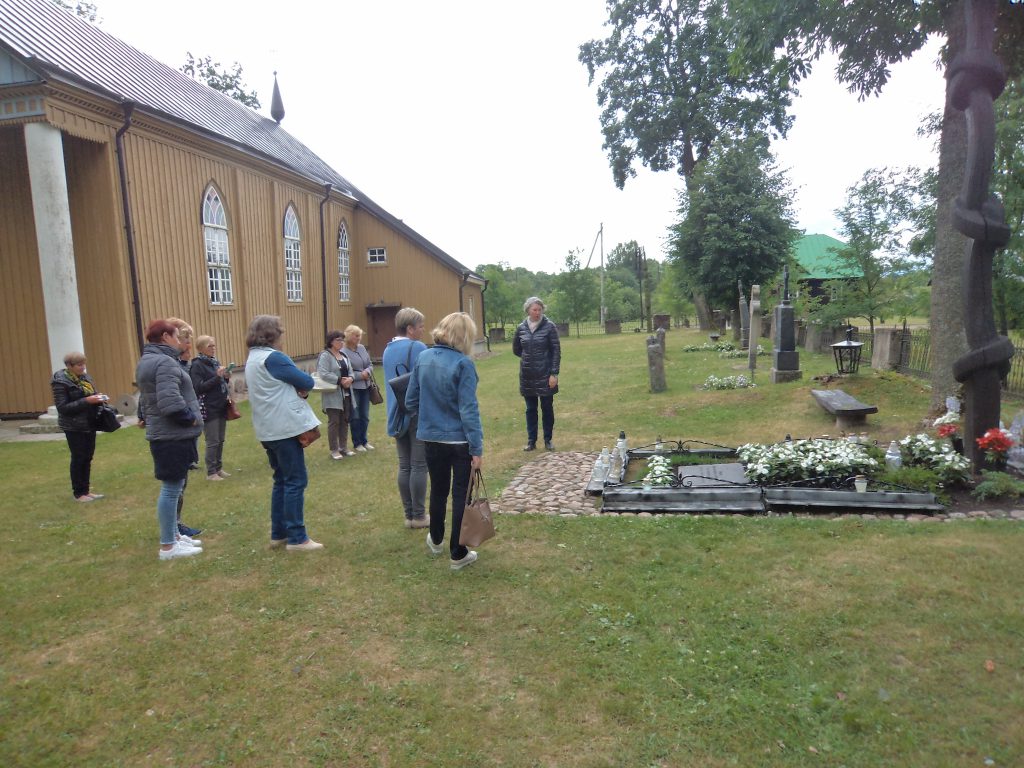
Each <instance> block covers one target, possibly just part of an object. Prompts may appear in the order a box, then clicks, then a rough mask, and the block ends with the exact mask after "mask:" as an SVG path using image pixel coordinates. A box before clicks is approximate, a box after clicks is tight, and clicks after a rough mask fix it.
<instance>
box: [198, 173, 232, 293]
mask: <svg viewBox="0 0 1024 768" xmlns="http://www.w3.org/2000/svg"><path fill="white" fill-rule="evenodd" d="M203 239H204V241H205V243H206V281H207V285H208V287H209V290H210V303H211V304H220V305H223V304H231V303H232V302H233V301H234V297H233V296H232V293H231V254H230V252H229V251H228V219H227V216H225V215H224V204H223V203H222V202H221V199H220V195H219V194H217V190H216V189H214V188H213V185H210V186H209V187H207V188H206V194H205V195H204V196H203Z"/></svg>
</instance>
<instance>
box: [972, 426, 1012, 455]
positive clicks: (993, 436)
mask: <svg viewBox="0 0 1024 768" xmlns="http://www.w3.org/2000/svg"><path fill="white" fill-rule="evenodd" d="M976 442H977V443H978V447H979V448H981V450H983V451H985V452H986V453H989V454H995V455H997V456H1001V455H1002V454H1004V453H1006V452H1007V451H1008V450H1010V448H1012V447H1013V438H1011V437H1010V436H1009V435H1008V434H1006V432H1004V431H1003V430H1001V429H999V428H998V427H993V428H992V429H990V430H989V431H988V432H986V433H985V434H984V435H982V436H981V437H979V438H978V439H977V440H976Z"/></svg>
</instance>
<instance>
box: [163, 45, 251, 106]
mask: <svg viewBox="0 0 1024 768" xmlns="http://www.w3.org/2000/svg"><path fill="white" fill-rule="evenodd" d="M185 58H186V61H185V63H184V64H182V65H181V71H182V72H184V73H185V74H186V75H188V76H189V77H191V78H192V79H193V80H198V81H199V82H200V83H206V84H207V85H208V86H210V87H211V88H213V89H214V90H215V91H220V92H221V93H223V94H224V95H226V96H230V97H231V98H232V99H234V100H235V101H238V102H241V103H242V104H245V106H247V107H249V108H251V109H259V108H260V100H259V97H258V96H257V95H256V91H247V90H246V89H245V82H244V81H243V80H242V65H241V64H239V63H238V62H237V61H236V62H235V63H234V64H233V65H232V66H231V67H224V66H223V65H222V64H221V63H220V62H219V61H214V60H213V57H212V56H203V57H201V58H196V57H195V56H193V55H192V53H191V52H188V53H186V54H185Z"/></svg>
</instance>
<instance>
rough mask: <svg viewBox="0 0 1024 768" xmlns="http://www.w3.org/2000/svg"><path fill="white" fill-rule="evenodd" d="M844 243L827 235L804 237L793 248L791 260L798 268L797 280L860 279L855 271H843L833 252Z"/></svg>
mask: <svg viewBox="0 0 1024 768" xmlns="http://www.w3.org/2000/svg"><path fill="white" fill-rule="evenodd" d="M845 247H846V243H843V242H841V241H839V240H836V239H835V238H834V237H829V236H828V235H804V236H803V237H801V238H800V239H799V240H797V241H796V244H795V245H794V246H793V258H794V259H796V263H797V264H798V265H799V267H800V274H797V275H796V279H798V280H836V279H842V278H850V277H860V276H861V274H860V271H859V270H856V269H853V270H851V269H849V268H847V269H843V268H842V267H841V266H840V263H839V260H838V258H837V257H836V254H835V251H836V250H838V249H840V248H845Z"/></svg>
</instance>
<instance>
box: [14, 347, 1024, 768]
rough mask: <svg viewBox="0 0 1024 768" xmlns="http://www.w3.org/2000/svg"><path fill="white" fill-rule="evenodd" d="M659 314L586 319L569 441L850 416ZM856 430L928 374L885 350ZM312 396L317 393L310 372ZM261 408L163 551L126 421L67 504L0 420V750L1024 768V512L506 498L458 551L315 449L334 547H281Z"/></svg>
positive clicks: (329, 543) (61, 757) (805, 384)
mask: <svg viewBox="0 0 1024 768" xmlns="http://www.w3.org/2000/svg"><path fill="white" fill-rule="evenodd" d="M700 341H701V338H700V337H699V336H698V335H697V334H696V333H691V334H685V333H682V332H678V331H672V332H670V334H669V355H668V361H667V366H666V370H667V376H668V381H669V391H668V392H665V393H662V394H659V395H650V394H648V392H647V375H646V361H645V352H644V347H643V338H642V337H639V336H633V335H628V336H627V335H623V336H619V337H610V338H587V339H580V340H576V339H569V340H566V341H565V342H564V345H563V366H562V376H561V377H560V385H561V387H562V393H561V394H560V395H559V396H558V398H557V399H556V413H557V417H558V423H557V426H556V431H555V442H556V444H557V446H558V447H559V449H560V450H582V451H593V450H599V449H600V447H601V446H602V445H606V444H609V445H610V444H611V442H612V440H613V438H614V437H615V435H617V434H618V430H619V429H620V428H622V429H625V430H626V431H627V435H629V440H630V443H631V445H640V444H644V443H649V442H654V439H655V438H656V437H657V436H658V435H661V436H662V437H664V438H665V439H684V438H698V439H704V440H709V441H711V442H716V443H724V444H727V445H734V444H737V443H740V442H748V441H754V440H756V441H769V440H777V439H781V438H782V437H784V436H785V434H787V433H790V434H793V435H794V436H807V435H816V434H822V433H829V432H834V428H833V427H832V422H831V419H830V418H829V417H828V416H827V415H826V414H824V413H823V412H822V411H821V410H820V409H819V408H818V407H817V406H816V405H814V403H813V401H812V399H811V397H810V395H809V394H808V389H809V388H810V387H811V385H812V382H811V381H810V377H811V376H813V375H815V374H819V373H825V372H828V371H829V370H830V368H831V361H830V360H829V359H828V358H826V357H825V356H814V355H802V356H801V362H802V365H803V367H804V371H805V378H804V380H803V381H802V382H794V383H791V384H785V385H779V386H771V385H769V384H768V383H767V378H768V377H767V366H770V359H769V358H761V359H760V360H759V364H760V365H762V366H765V367H763V368H761V369H759V371H758V374H757V380H758V383H759V386H758V387H757V388H756V389H754V390H749V391H732V392H730V391H725V392H703V391H700V390H699V389H698V387H699V384H700V382H702V381H703V380H704V378H705V377H706V376H707V375H708V374H710V373H715V374H717V375H725V374H729V373H738V372H742V369H743V365H742V363H743V361H737V360H722V359H719V358H718V357H717V355H715V354H713V353H706V354H705V353H687V354H684V353H682V352H679V351H677V350H679V349H680V348H681V347H682V345H683V344H684V343H699V342H700ZM478 368H479V371H480V375H481V386H480V397H481V408H482V413H483V417H484V431H485V438H486V451H485V472H486V473H487V476H488V486H489V490H490V491H491V493H492V495H497V493H498V492H499V491H500V489H501V487H503V485H504V484H506V483H507V481H508V480H509V479H510V478H511V477H512V476H513V475H514V474H515V473H516V472H517V471H518V470H519V469H520V467H521V466H522V465H523V463H524V462H525V461H527V460H529V459H531V458H533V456H534V455H531V454H524V453H523V452H522V451H521V447H522V444H523V442H524V439H525V429H524V426H523V415H522V404H521V403H522V401H521V399H520V398H519V396H518V389H517V371H518V367H517V360H516V359H515V358H514V357H513V356H512V354H511V351H510V350H509V348H508V346H507V345H502V346H496V347H495V352H494V354H492V355H491V356H489V357H487V358H485V359H482V360H480V361H479V363H478ZM843 388H844V389H846V390H847V391H848V392H850V393H851V394H854V395H855V396H857V397H859V398H860V399H862V400H865V401H867V402H871V403H873V404H876V405H878V406H879V409H880V413H879V414H878V415H877V416H873V417H870V421H869V425H870V427H869V431H870V434H871V435H872V436H873V437H875V438H877V439H879V440H887V439H891V438H892V437H896V436H900V435H902V434H906V433H907V432H909V431H917V429H918V427H919V424H920V421H921V419H922V418H923V417H924V415H925V412H926V409H927V404H928V393H927V391H926V390H925V389H923V387H922V385H921V384H920V383H919V382H916V381H914V380H911V379H907V378H905V377H902V376H898V375H894V374H885V375H877V374H873V373H871V372H870V371H866V372H865V373H864V374H862V375H859V376H857V377H851V378H850V379H848V380H847V381H846V382H844V383H843ZM314 397H315V396H314ZM243 414H244V415H245V416H246V418H243V419H242V420H240V421H237V422H233V423H232V424H230V425H229V428H228V431H229V434H228V442H227V446H226V452H225V457H226V461H225V468H226V469H227V470H228V471H230V472H232V473H233V476H232V477H231V478H230V479H229V480H228V481H226V482H223V483H210V482H207V481H206V480H205V479H203V477H202V474H201V473H195V475H194V476H193V479H192V481H191V484H190V487H189V489H188V493H187V504H186V511H187V514H186V520H187V521H188V522H189V523H191V524H192V525H196V526H200V527H203V528H204V529H205V531H204V533H203V535H202V539H203V540H204V542H205V552H204V553H203V554H202V555H200V556H198V557H195V558H191V559H188V560H184V561H174V562H170V563H160V562H158V561H157V546H158V545H157V526H156V519H155V499H156V494H157V489H158V483H157V482H156V481H155V480H153V479H152V467H151V461H150V458H149V453H148V450H147V448H146V445H145V440H144V437H143V434H142V432H141V430H138V429H122V430H121V431H119V432H116V433H114V434H112V435H101V436H100V439H99V447H98V450H97V458H96V461H95V465H94V472H93V477H94V486H95V487H96V488H97V489H99V490H102V491H103V492H105V493H106V494H107V498H105V499H103V500H101V501H98V502H95V503H93V504H87V505H80V504H75V503H74V502H72V501H71V498H70V490H69V487H68V486H69V483H68V480H67V449H66V446H65V445H64V444H63V443H61V442H52V443H18V444H0V480H2V487H3V489H4V490H3V496H2V501H0V514H2V518H3V533H2V537H3V557H2V559H0V585H2V586H0V615H2V617H3V621H2V623H0V671H2V683H0V765H3V766H33V767H35V766H72V765H73V766H111V765H131V766H134V765H172V766H179V765H180V766H207V765H214V766H219V765H225V766H228V765H230V766H238V765H241V766H277V765H287V766H296V765H297V766H458V765H473V766H803V765H807V766H821V765H825V766H872V767H873V766H889V765H891V766H897V765H898V766H929V767H930V766H983V765H986V764H987V763H986V762H985V761H986V760H987V759H990V760H992V761H993V762H992V764H993V765H996V766H1012V765H1021V764H1024V686H1022V680H1024V644H1022V642H1021V638H1022V637H1024V603H1022V599H1021V596H1020V585H1021V584H1022V583H1024V528H1022V527H1021V525H1020V524H1019V523H1012V522H1008V521H974V522H952V523H946V524H907V523H901V522H887V521H874V522H861V521H851V520H845V521H824V520H807V519H793V518H773V519H768V518H741V517H736V518H712V517H709V518H676V517H661V518H636V517H608V518H576V519H564V518H558V517H529V516H510V517H502V518H500V519H499V521H498V523H499V531H498V537H497V538H496V539H495V540H494V541H492V542H488V543H487V544H486V545H484V547H483V548H481V556H480V561H479V562H478V563H477V564H475V565H473V566H472V567H471V568H469V569H466V570H465V571H462V572H459V573H452V572H450V571H449V569H448V567H447V562H445V560H444V559H443V558H442V559H441V560H434V559H431V558H429V557H428V556H427V553H426V547H425V545H424V542H423V537H424V534H423V532H422V531H408V530H406V529H404V528H402V527H401V521H402V513H401V509H400V505H399V503H398V494H397V490H396V489H395V487H394V471H395V466H396V460H395V456H394V449H393V446H392V445H391V444H390V443H389V441H388V440H387V438H386V437H385V436H384V434H383V422H384V412H383V409H382V408H375V409H374V410H373V423H372V424H371V431H370V439H371V442H373V443H374V444H376V445H377V446H378V450H377V451H375V452H373V453H371V454H368V455H360V456H359V457H357V458H353V459H351V460H345V461H341V462H335V461H331V460H330V459H329V458H328V455H327V448H326V445H324V441H321V442H320V443H317V444H315V445H314V446H313V447H312V448H311V449H310V450H309V452H308V454H307V458H308V463H309V470H310V487H309V490H308V492H307V506H306V519H307V524H308V526H309V530H310V533H311V535H313V536H314V538H316V539H317V540H319V541H323V542H324V543H325V545H326V547H327V549H326V550H325V551H323V552H320V553H312V554H289V553H284V552H271V551H269V550H268V549H267V548H266V545H267V541H268V538H269V525H268V520H267V499H268V495H269V487H270V477H269V474H270V473H269V469H268V467H267V465H266V458H265V455H264V454H263V452H262V450H261V449H260V448H259V446H258V444H257V443H256V442H255V440H254V438H253V436H252V430H251V427H250V425H249V421H248V418H247V416H248V406H247V404H243Z"/></svg>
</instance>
